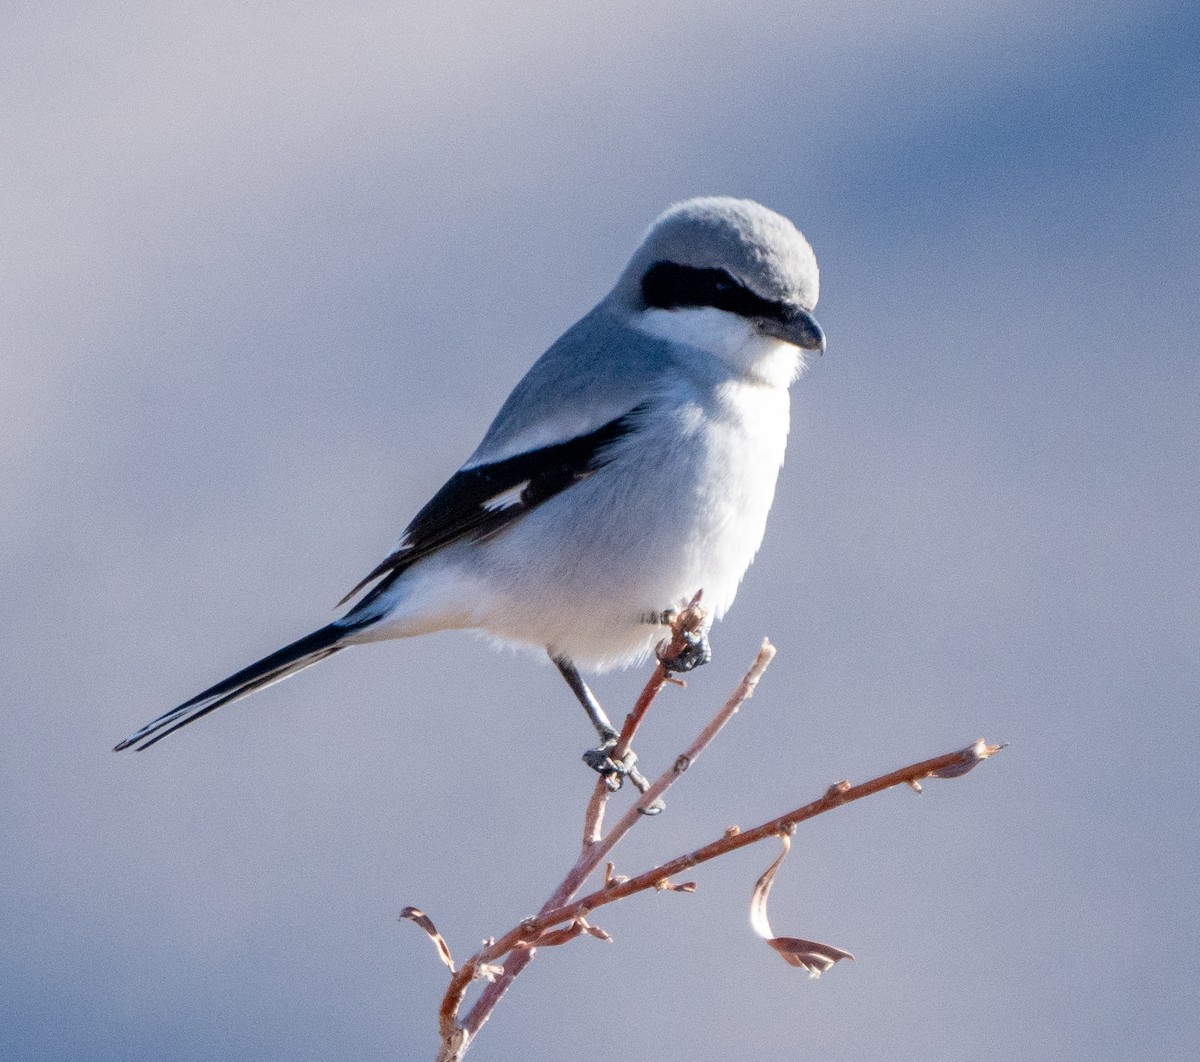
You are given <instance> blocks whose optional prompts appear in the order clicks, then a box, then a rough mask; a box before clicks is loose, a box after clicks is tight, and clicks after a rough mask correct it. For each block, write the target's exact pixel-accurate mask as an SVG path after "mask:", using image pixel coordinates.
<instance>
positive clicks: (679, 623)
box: [427, 600, 1003, 1062]
mask: <svg viewBox="0 0 1200 1062" xmlns="http://www.w3.org/2000/svg"><path fill="white" fill-rule="evenodd" d="M702 622H703V613H702V612H700V611H699V609H698V600H693V602H692V603H691V605H689V607H688V609H686V610H684V612H683V613H681V614H680V616H679V617H677V618H676V622H675V624H673V630H674V637H673V638H672V641H671V644H670V646H668V647H666V648H665V649H663V650H662V651H661V653H660V662H659V665H658V666H657V668H656V669H655V672H654V675H653V676H652V677H651V680H650V682H648V683H647V684H646V687H645V688H644V689H643V691H642V695H641V697H639V699H638V702H637V704H636V705H635V706H634V709H633V711H631V712H630V714H629V716H628V717H627V718H626V720H625V726H624V727H623V728H622V734H621V741H620V743H619V744H618V745H617V746H616V747H615V748H614V755H616V754H617V753H618V752H621V753H622V754H623V753H624V752H625V751H627V750H628V745H629V742H630V741H631V740H632V737H633V735H634V734H635V733H636V731H637V728H638V726H639V724H640V722H641V719H642V718H643V717H644V715H645V712H646V710H647V709H648V708H649V706H650V704H651V703H652V702H653V700H654V698H655V696H657V694H658V692H659V690H661V689H662V687H663V686H664V685H666V683H667V682H668V681H670V673H669V671H668V670H667V668H665V667H664V666H663V664H662V662H661V661H662V659H663V658H666V659H667V660H670V659H671V656H670V654H671V653H672V652H674V653H678V652H681V651H682V649H683V646H684V645H685V644H686V642H685V640H684V637H683V634H682V631H683V630H687V629H689V628H688V627H684V626H683V624H691V623H702ZM690 629H692V630H695V629H698V628H697V627H691V628H690ZM774 655H775V650H774V648H773V647H772V646H771V645H770V643H769V642H767V641H766V640H765V639H764V640H763V645H762V648H761V649H760V650H759V654H758V656H757V658H756V659H755V661H754V663H753V664H752V665H751V667H750V669H749V670H748V671H747V672H746V674H745V676H744V677H743V678H742V681H741V682H740V683H739V684H738V687H737V688H736V689H735V690H734V691H733V693H732V694H731V695H730V696H729V698H728V700H727V701H726V702H725V704H724V705H723V706H722V707H721V709H720V710H719V711H718V712H717V713H716V715H714V716H713V718H712V719H711V720H710V721H709V722H708V724H707V725H706V726H705V727H704V728H703V730H701V732H700V734H699V735H698V736H697V737H696V739H695V740H694V741H693V742H692V744H691V745H690V746H689V747H688V749H687V750H686V751H685V752H684V753H683V754H682V755H680V756H679V757H677V758H676V760H675V762H674V764H673V765H672V766H671V767H670V768H668V769H667V770H666V771H664V772H663V774H662V775H660V776H659V777H658V779H656V780H655V781H654V782H653V783H652V784H650V785H649V786H648V787H647V788H646V790H645V791H644V792H642V793H641V794H640V795H639V797H638V799H637V801H636V802H635V803H634V804H633V806H632V807H630V808H629V809H628V810H627V811H626V812H625V814H624V815H623V816H622V817H621V818H620V819H619V820H618V821H617V822H616V823H615V824H614V825H613V826H612V828H611V829H610V830H609V832H608V833H607V835H604V836H600V823H601V821H602V817H603V811H604V807H605V804H606V802H607V792H608V791H607V789H606V787H605V786H604V783H603V781H601V782H600V783H599V784H598V786H597V792H603V793H604V797H603V798H601V797H598V796H597V794H593V797H592V800H591V801H589V804H588V811H587V824H588V825H587V832H586V833H585V843H584V847H583V851H582V852H581V853H580V856H579V858H578V860H577V861H576V863H575V865H574V866H573V867H572V868H571V870H570V871H569V872H568V873H567V875H566V877H565V878H564V879H563V881H562V883H561V884H560V885H559V886H558V887H557V888H556V889H555V890H554V893H553V894H552V895H551V896H550V898H549V899H548V900H547V901H546V903H545V904H544V905H543V906H542V909H541V911H539V913H538V914H537V916H535V917H533V918H528V919H526V920H525V921H523V922H522V923H521V924H520V925H518V926H515V927H514V928H513V929H511V930H509V931H508V932H507V933H505V934H504V935H503V936H502V937H500V938H499V939H498V940H492V941H488V942H486V943H485V945H484V947H483V948H482V949H481V950H480V951H479V952H477V953H476V954H475V955H473V956H471V958H470V959H468V960H467V961H466V962H465V963H463V965H462V967H461V968H460V969H459V970H457V971H455V972H454V973H453V974H452V976H451V978H450V985H449V986H448V988H447V990H446V994H445V996H444V997H443V999H442V1004H441V1007H440V1009H439V1012H438V1019H439V1029H440V1032H441V1040H442V1044H441V1051H440V1053H439V1055H438V1062H459V1060H461V1059H462V1057H463V1055H464V1054H465V1053H466V1051H467V1049H468V1048H469V1046H470V1044H471V1041H472V1040H473V1039H474V1038H475V1036H476V1035H477V1034H478V1032H479V1030H480V1029H481V1028H482V1027H483V1025H484V1023H485V1022H486V1021H487V1020H488V1018H489V1017H490V1015H491V1013H492V1011H493V1009H494V1008H495V1007H496V1005H497V1003H499V1001H500V999H501V998H502V997H503V996H504V993H505V992H506V991H507V990H508V986H509V985H510V984H512V982H513V980H514V979H515V978H516V977H517V976H518V975H519V974H520V973H521V971H522V970H523V969H524V968H525V967H526V966H527V965H528V964H529V962H530V961H531V960H532V959H533V956H534V953H535V951H536V949H537V948H538V947H550V946H554V945H558V944H564V943H567V942H568V941H570V940H573V939H574V938H575V937H578V936H581V935H583V934H588V935H591V936H597V937H602V938H604V939H607V934H604V932H603V931H602V930H599V929H596V928H595V927H594V926H591V925H589V924H588V921H587V916H588V914H589V913H590V912H591V911H594V910H596V909H597V908H599V907H603V906H606V905H607V904H610V903H615V902H616V901H617V900H622V899H625V898H626V897H627V896H632V895H634V894H635V893H638V892H643V891H646V890H648V889H663V888H664V887H665V888H673V889H676V890H677V891H688V890H689V889H690V888H691V887H692V886H691V885H690V883H689V884H686V885H680V886H674V885H672V884H671V883H670V879H671V878H672V877H673V876H674V875H676V874H679V873H681V872H682V871H685V870H688V869H690V868H691V867H694V866H697V865H698V864H700V863H705V862H708V861H709V860H711V859H716V858H718V857H720V856H723V855H727V854H728V853H730V852H734V851H737V850H738V849H739V848H745V847H746V846H748V845H751V844H755V843H757V842H758V841H762V840H765V839H766V838H769V837H775V836H779V835H781V834H790V833H791V832H792V831H793V830H794V829H795V827H796V825H797V824H798V823H801V822H804V821H805V820H807V819H811V818H814V817H815V816H817V815H821V814H824V813H825V812H827V811H832V810H833V809H834V808H838V807H841V806H842V805H844V804H849V803H851V802H853V801H855V800H861V799H863V798H864V797H868V796H872V795H874V794H876V793H880V792H883V791H884V790H886V789H891V788H893V787H894V786H897V785H901V784H907V785H909V786H912V787H913V788H914V789H917V790H918V791H919V790H920V783H921V781H923V780H924V779H926V778H955V777H959V776H960V775H963V774H966V773H967V772H968V771H970V770H971V769H972V768H973V767H975V766H976V765H977V764H979V763H981V762H982V761H983V760H985V759H987V758H988V757H989V756H991V755H994V754H995V753H996V752H997V751H999V750H1000V749H1001V748H1002V747H1003V746H1000V745H988V744H986V743H985V742H983V741H982V740H980V741H977V742H975V743H974V744H973V745H971V746H969V747H968V748H965V749H962V750H960V751H958V752H951V753H947V754H946V755H944V756H937V757H934V758H933V759H929V760H922V761H921V762H919V763H914V764H911V765H909V766H907V767H902V768H900V769H899V770H896V771H892V772H890V773H888V774H884V775H880V776H879V777H877V778H873V779H871V780H870V781H867V782H863V783H861V784H859V785H856V786H855V785H851V784H850V783H849V782H839V783H837V784H836V785H833V786H831V787H830V788H829V789H828V790H827V791H826V792H825V794H824V795H823V796H822V797H820V798H819V799H817V800H814V801H812V802H810V803H808V804H805V805H803V806H801V807H798V808H795V809H793V810H792V811H789V812H785V813H784V814H783V815H779V816H777V817H775V818H773V819H770V820H768V821H767V822H764V823H762V824H761V825H759V826H755V827H754V828H753V829H750V830H744V831H739V830H737V829H736V828H731V829H729V830H727V831H726V832H725V834H724V835H723V836H722V837H720V838H719V839H718V840H715V841H713V842H711V843H709V844H707V845H704V846H703V847H701V848H697V849H695V850H694V851H692V852H689V853H687V854H686V855H682V856H678V857H677V858H675V859H672V860H670V861H669V862H666V863H663V864H662V865H660V866H657V867H655V868H654V869H653V870H649V871H646V872H645V873H644V874H639V875H637V876H636V877H632V878H627V879H621V878H616V877H614V876H613V874H612V865H611V864H609V868H608V872H607V873H606V875H605V880H604V884H603V885H602V886H601V887H600V888H599V889H597V890H595V891H594V892H592V893H589V894H588V895H586V896H584V897H582V898H581V899H578V900H572V897H573V896H574V895H575V893H576V892H578V891H579V889H580V887H581V886H582V885H583V883H584V882H585V881H586V880H587V879H588V878H589V877H590V876H591V874H592V873H593V871H595V870H596V868H597V867H598V866H599V865H600V863H601V862H602V861H603V859H604V858H605V856H606V855H608V853H609V852H611V851H612V849H613V848H614V847H615V846H616V844H617V843H618V842H619V841H620V840H621V839H622V838H623V837H624V836H625V834H627V833H628V832H629V831H630V830H631V829H632V828H633V827H634V825H636V824H637V822H639V821H640V819H641V818H642V817H643V815H642V812H643V811H644V809H646V808H647V807H648V806H649V805H651V804H652V803H653V802H654V801H655V800H657V799H658V798H659V797H660V796H662V794H663V793H665V792H666V791H667V789H669V788H670V787H671V785H673V784H674V782H675V781H676V780H677V779H678V778H679V777H680V776H681V775H682V774H683V772H684V771H686V770H687V769H688V767H689V766H690V765H691V764H692V763H693V762H695V760H696V759H697V758H698V757H699V755H700V754H701V753H702V752H703V751H704V749H706V748H707V747H708V745H709V744H710V743H711V741H712V740H713V738H715V737H716V735H717V734H718V733H719V732H720V730H721V729H722V727H724V725H725V724H726V723H727V722H728V721H729V719H731V718H732V717H733V715H734V714H735V713H736V712H737V710H738V709H739V708H740V707H741V705H742V704H743V703H744V702H745V701H746V700H747V699H748V698H749V697H750V696H751V695H752V694H753V693H754V689H755V687H756V686H757V685H758V682H759V680H760V679H761V677H762V674H763V672H764V671H765V670H766V668H767V666H768V665H769V664H770V662H771V659H772V657H773V656H774ZM597 808H598V810H597ZM593 834H594V837H593ZM564 923H565V925H564ZM555 927H560V928H555ZM427 932H428V929H427ZM435 932H436V931H435ZM477 979H485V980H487V981H489V982H490V983H489V984H488V985H487V986H486V987H485V988H484V990H483V991H482V992H481V993H480V995H479V998H478V999H477V1000H476V1002H475V1004H474V1006H473V1007H472V1008H471V1010H470V1012H469V1013H468V1014H467V1016H466V1018H465V1019H464V1020H462V1021H460V1020H459V1017H458V1015H459V1010H460V1008H461V1007H462V1004H463V1001H464V999H465V998H466V994H467V992H468V990H469V989H470V986H471V983H472V982H473V981H475V980H477Z"/></svg>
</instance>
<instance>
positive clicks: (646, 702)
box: [583, 590, 708, 851]
mask: <svg viewBox="0 0 1200 1062" xmlns="http://www.w3.org/2000/svg"><path fill="white" fill-rule="evenodd" d="M703 594H704V591H703V590H697V591H696V596H695V597H693V598H692V600H691V601H690V602H689V603H688V605H687V607H686V608H684V609H683V610H682V611H681V612H679V614H678V615H676V616H675V618H674V619H673V621H672V623H671V640H670V642H668V643H667V644H666V645H665V646H660V648H659V652H658V664H657V666H656V667H655V668H654V673H653V674H652V675H651V676H650V679H649V681H648V682H647V683H646V685H645V686H644V687H643V688H642V692H641V695H640V696H639V697H638V699H637V701H636V702H635V703H634V705H633V708H632V709H631V711H630V712H629V714H628V715H627V716H626V717H625V724H624V726H622V727H621V734H620V737H618V738H617V743H616V745H614V746H613V750H612V752H611V753H609V756H610V758H611V759H613V760H615V761H616V762H617V763H623V762H625V760H626V758H627V757H629V756H630V751H629V750H630V746H631V745H632V744H633V739H634V736H635V735H636V734H637V731H638V727H640V726H641V725H642V720H643V719H644V718H645V717H646V712H648V711H649V710H650V705H651V704H653V703H654V698H655V697H657V696H658V694H659V691H660V690H661V689H662V688H663V687H664V686H665V685H667V683H669V682H671V681H677V680H674V679H673V676H672V674H671V670H670V668H669V667H668V665H669V664H671V663H673V662H674V661H675V660H677V659H678V658H679V657H680V655H681V654H682V653H683V651H684V650H685V649H687V648H688V646H689V644H690V643H689V640H688V636H689V635H694V634H697V633H698V632H699V631H701V630H703V629H704V627H705V625H706V624H707V623H708V613H707V611H705V609H704V608H703V607H702V606H701V604H700V599H701V597H702V596H703ZM610 793H611V790H610V789H609V788H608V785H607V780H606V779H604V778H598V779H597V780H596V786H595V788H594V789H593V790H592V798H591V800H589V801H588V806H587V812H586V813H585V814H584V817H583V847H584V850H585V851H586V850H587V849H588V848H589V847H590V846H591V845H594V844H595V843H596V842H597V841H599V840H600V834H601V830H602V829H603V826H604V809H605V807H606V806H607V804H608V797H609V794H610ZM642 806H648V804H643V805H642Z"/></svg>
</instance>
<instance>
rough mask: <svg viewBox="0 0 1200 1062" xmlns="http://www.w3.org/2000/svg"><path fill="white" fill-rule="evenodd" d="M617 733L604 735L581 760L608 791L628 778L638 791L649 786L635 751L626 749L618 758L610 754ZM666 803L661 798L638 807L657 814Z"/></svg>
mask: <svg viewBox="0 0 1200 1062" xmlns="http://www.w3.org/2000/svg"><path fill="white" fill-rule="evenodd" d="M617 738H618V735H616V734H612V735H611V736H610V735H605V736H604V740H603V741H602V742H601V744H600V746H599V747H598V748H594V749H588V750H587V752H585V753H584V754H583V762H584V763H586V764H587V765H588V766H589V767H590V768H591V769H592V770H593V771H595V772H596V773H597V774H599V775H600V776H601V777H602V778H603V779H604V785H605V787H606V788H607V789H608V791H609V792H610V793H615V792H616V791H617V790H618V789H620V788H621V786H622V785H623V784H624V782H625V779H626V778H628V779H629V780H630V781H631V782H632V783H633V784H634V787H635V788H636V789H637V790H638V792H640V793H644V792H646V790H648V789H649V788H650V782H649V780H648V779H647V778H646V776H645V775H644V774H642V772H641V771H640V770H639V769H638V766H637V753H635V752H634V751H633V749H627V750H626V752H625V755H624V756H622V757H620V758H619V759H618V758H616V757H614V756H613V755H612V750H613V749H614V748H616V745H617ZM665 807H666V805H665V804H664V803H663V802H662V801H661V800H653V801H651V802H650V803H649V804H647V805H646V806H645V807H644V808H639V810H640V811H641V813H642V814H643V815H657V814H658V813H659V812H660V811H662V810H663V808H665Z"/></svg>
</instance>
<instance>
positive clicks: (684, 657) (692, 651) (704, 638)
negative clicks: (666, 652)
mask: <svg viewBox="0 0 1200 1062" xmlns="http://www.w3.org/2000/svg"><path fill="white" fill-rule="evenodd" d="M681 637H682V638H683V641H684V647H683V651H682V652H681V653H680V654H679V655H678V656H676V657H674V658H673V659H671V660H665V659H663V657H662V656H659V658H658V659H659V662H660V663H661V664H662V666H663V667H665V668H666V669H667V670H668V671H673V672H675V673H676V674H685V673H686V672H688V671H694V670H695V669H696V668H698V667H700V666H701V665H703V664H707V663H708V662H709V661H710V660H711V659H712V645H711V644H710V643H709V640H708V632H707V631H683V632H681Z"/></svg>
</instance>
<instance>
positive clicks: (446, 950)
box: [400, 907, 455, 973]
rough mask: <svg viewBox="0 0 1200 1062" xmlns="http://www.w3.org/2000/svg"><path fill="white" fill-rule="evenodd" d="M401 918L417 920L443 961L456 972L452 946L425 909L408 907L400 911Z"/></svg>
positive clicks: (452, 971) (451, 970)
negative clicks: (451, 952)
mask: <svg viewBox="0 0 1200 1062" xmlns="http://www.w3.org/2000/svg"><path fill="white" fill-rule="evenodd" d="M400 917H401V918H407V919H408V920H409V921H410V922H415V923H416V924H417V925H419V926H420V927H421V928H422V929H423V930H425V933H426V935H427V936H428V937H429V939H430V940H432V941H433V946H434V947H435V948H437V953H438V956H439V958H441V960H442V962H444V963H445V964H446V965H447V966H449V967H450V972H451V973H454V972H455V970H454V958H453V956H451V954H450V946H449V945H448V944H447V943H446V941H445V939H444V938H443V937H442V935H441V933H439V932H438V931H437V926H435V925H434V924H433V920H432V919H431V918H430V917H429V915H427V914H426V913H425V912H424V911H422V910H420V909H419V908H416V907H406V908H404V910H403V911H401V912H400Z"/></svg>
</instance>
